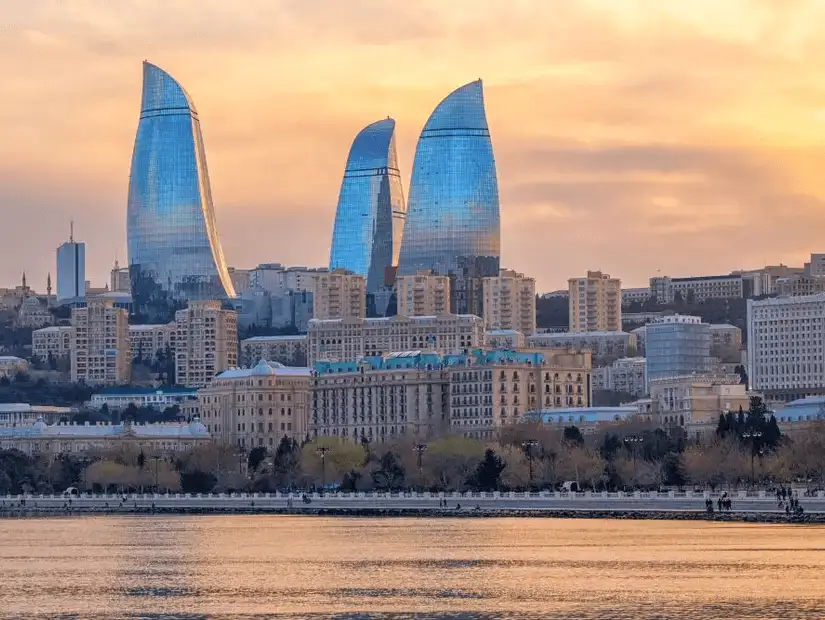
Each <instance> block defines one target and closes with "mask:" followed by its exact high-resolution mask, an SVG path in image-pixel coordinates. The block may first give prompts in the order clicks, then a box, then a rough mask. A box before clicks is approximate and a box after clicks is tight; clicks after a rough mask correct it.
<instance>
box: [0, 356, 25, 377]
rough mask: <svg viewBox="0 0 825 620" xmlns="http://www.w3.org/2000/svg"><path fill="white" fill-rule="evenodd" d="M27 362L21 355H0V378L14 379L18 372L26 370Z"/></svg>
mask: <svg viewBox="0 0 825 620" xmlns="http://www.w3.org/2000/svg"><path fill="white" fill-rule="evenodd" d="M28 370H29V363H28V362H27V361H26V360H24V359H23V358H22V357H15V356H14V355H0V378H6V379H14V377H16V376H17V373H19V372H23V373H25V372H28Z"/></svg>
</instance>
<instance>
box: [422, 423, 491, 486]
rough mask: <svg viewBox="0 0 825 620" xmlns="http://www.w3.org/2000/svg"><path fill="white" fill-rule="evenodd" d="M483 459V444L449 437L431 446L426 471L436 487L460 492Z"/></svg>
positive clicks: (465, 438) (428, 449)
mask: <svg viewBox="0 0 825 620" xmlns="http://www.w3.org/2000/svg"><path fill="white" fill-rule="evenodd" d="M482 458H484V444H483V443H481V442H480V441H478V440H475V439H470V438H469V437H459V436H457V435H448V436H447V437H443V438H442V439H439V440H438V441H435V442H433V443H431V444H430V445H429V448H427V459H426V463H425V466H424V471H425V472H426V475H427V478H428V479H429V480H431V481H432V484H433V485H434V486H435V487H437V488H439V489H442V490H450V491H452V490H460V489H462V488H464V486H465V485H466V484H467V481H468V480H469V478H470V476H471V474H472V473H473V472H474V471H475V469H476V466H477V465H478V463H479V461H480V460H481V459H482Z"/></svg>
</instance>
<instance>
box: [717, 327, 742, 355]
mask: <svg viewBox="0 0 825 620" xmlns="http://www.w3.org/2000/svg"><path fill="white" fill-rule="evenodd" d="M710 344H711V346H714V345H716V346H723V347H735V348H737V349H738V348H739V347H741V346H742V330H741V329H739V328H738V327H736V325H728V324H726V323H711V324H710Z"/></svg>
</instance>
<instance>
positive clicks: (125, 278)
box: [109, 261, 132, 294]
mask: <svg viewBox="0 0 825 620" xmlns="http://www.w3.org/2000/svg"><path fill="white" fill-rule="evenodd" d="M109 290H110V291H111V292H113V293H129V294H131V293H132V288H131V284H130V283H129V268H128V267H121V266H120V265H118V262H117V261H115V266H114V267H112V271H111V272H110V273H109Z"/></svg>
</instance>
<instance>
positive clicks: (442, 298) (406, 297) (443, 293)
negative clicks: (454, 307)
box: [395, 271, 450, 316]
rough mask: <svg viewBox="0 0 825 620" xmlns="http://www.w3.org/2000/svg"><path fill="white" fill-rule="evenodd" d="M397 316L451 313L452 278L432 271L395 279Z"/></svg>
mask: <svg viewBox="0 0 825 620" xmlns="http://www.w3.org/2000/svg"><path fill="white" fill-rule="evenodd" d="M395 294H396V303H397V314H400V315H403V316H434V315H439V314H449V313H450V278H449V277H448V276H439V275H435V274H434V273H433V272H432V271H419V272H418V273H416V274H415V275H410V276H398V277H397V278H396V279H395Z"/></svg>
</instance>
